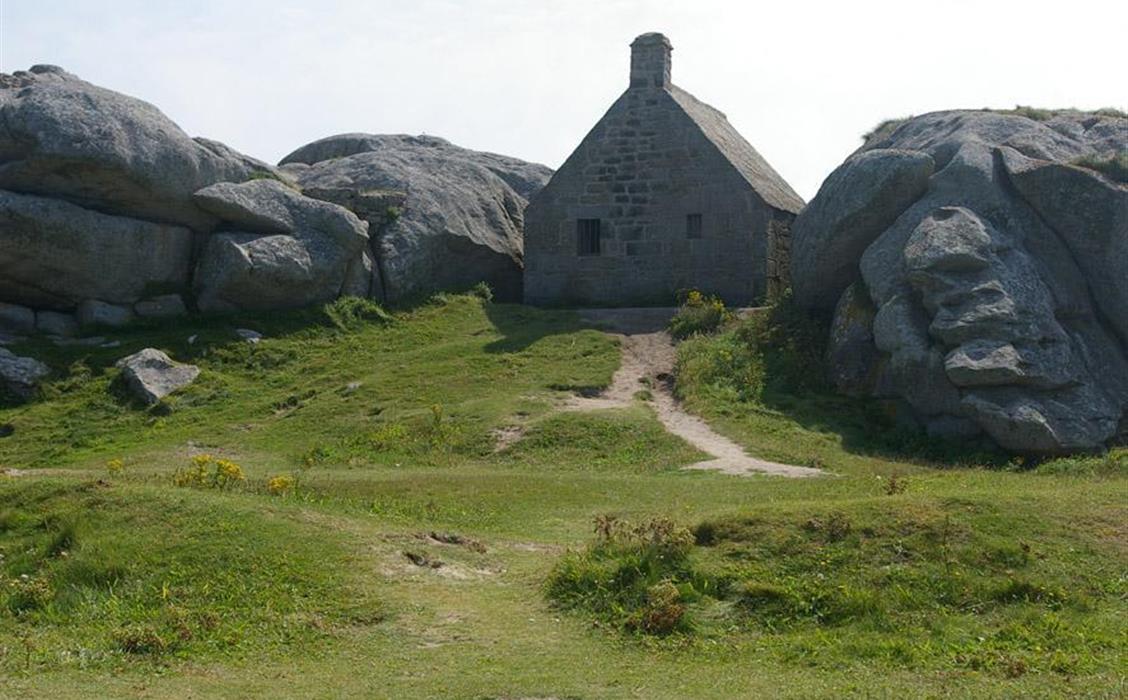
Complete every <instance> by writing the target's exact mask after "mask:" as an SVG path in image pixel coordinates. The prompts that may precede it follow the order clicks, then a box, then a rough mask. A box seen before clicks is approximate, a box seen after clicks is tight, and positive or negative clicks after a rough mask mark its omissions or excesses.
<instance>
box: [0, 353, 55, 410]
mask: <svg viewBox="0 0 1128 700" xmlns="http://www.w3.org/2000/svg"><path fill="white" fill-rule="evenodd" d="M50 372H51V370H50V369H49V368H48V367H47V365H45V364H43V363H42V362H40V361H39V360H36V359H34V358H31V357H19V356H17V355H15V354H13V353H12V352H11V351H10V350H7V349H5V348H0V382H3V384H4V386H5V387H6V388H7V389H8V391H10V392H12V393H13V394H15V395H16V396H18V397H19V398H21V399H25V400H26V399H29V398H31V397H32V396H33V395H34V394H35V390H36V388H37V387H38V386H39V382H40V381H41V380H42V379H43V378H44V377H46V376H47V375H48V374H50Z"/></svg>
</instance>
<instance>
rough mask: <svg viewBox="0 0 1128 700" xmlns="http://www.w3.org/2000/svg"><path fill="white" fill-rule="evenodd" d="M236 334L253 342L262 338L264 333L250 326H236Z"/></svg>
mask: <svg viewBox="0 0 1128 700" xmlns="http://www.w3.org/2000/svg"><path fill="white" fill-rule="evenodd" d="M235 335H237V336H239V337H240V338H242V339H243V340H245V341H247V342H248V343H252V344H253V343H257V342H259V341H260V340H262V333H259V332H258V331H252V330H251V329H250V328H236V329H235Z"/></svg>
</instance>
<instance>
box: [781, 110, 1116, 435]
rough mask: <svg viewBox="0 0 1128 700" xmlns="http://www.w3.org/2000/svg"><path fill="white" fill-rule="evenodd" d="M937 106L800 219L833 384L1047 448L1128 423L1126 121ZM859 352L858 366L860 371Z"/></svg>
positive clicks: (966, 429) (806, 299) (799, 260)
mask: <svg viewBox="0 0 1128 700" xmlns="http://www.w3.org/2000/svg"><path fill="white" fill-rule="evenodd" d="M1033 116H1035V117H1037V118H1031V117H1030V116H1028V115H1023V114H1019V113H997V112H970V111H958V112H939V113H935V114H928V115H924V116H922V117H917V118H914V119H910V120H907V121H905V122H902V123H899V124H894V125H891V126H889V127H887V128H885V129H882V130H881V133H879V134H877V135H876V136H874V137H871V138H870V139H869V140H868V141H867V143H866V144H865V145H864V146H863V147H862V149H861V150H860V151H859V152H858V153H856V154H854V155H853V156H852V157H851V158H850V159H849V160H848V161H847V162H846V163H845V164H844V165H843V166H842V167H840V168H839V169H838V170H836V171H835V172H834V173H833V174H832V175H831V176H830V177H829V178H827V181H826V182H825V183H824V184H823V187H822V188H821V189H820V191H819V194H818V195H817V196H816V197H815V199H814V200H812V202H811V203H810V205H808V207H807V208H806V209H805V210H804V211H803V212H802V213H801V214H800V216H799V217H798V219H797V220H796V222H795V226H794V228H793V236H794V240H793V250H795V251H796V252H795V256H794V258H793V261H792V280H793V284H794V287H795V299H796V301H797V303H799V304H800V305H802V306H804V307H805V308H807V309H808V310H810V311H811V312H812V313H817V314H829V313H833V314H834V319H833V322H832V327H833V328H834V329H835V330H834V333H833V334H832V338H831V351H830V353H829V355H828V358H829V362H830V364H831V375H832V377H833V378H834V379H835V380H836V381H837V383H838V384H839V386H840V389H841V390H843V391H846V392H849V393H852V394H859V393H862V394H869V395H872V396H878V397H881V398H892V399H895V400H900V401H903V402H905V403H906V404H908V406H909V407H911V411H912V413H913V414H915V416H916V417H917V418H918V419H919V421H920V423H921V424H922V425H923V426H924V427H926V428H927V429H928V431H929V432H930V433H932V434H934V435H943V436H949V437H961V438H963V437H971V436H975V435H978V434H986V435H987V436H989V437H990V438H992V439H993V440H994V441H995V442H996V443H997V444H999V445H1001V446H1002V447H1004V448H1006V449H1009V450H1012V451H1015V452H1019V453H1025V454H1035V455H1046V454H1060V453H1068V452H1074V451H1083V450H1094V449H1100V448H1101V447H1103V446H1105V445H1108V444H1112V443H1113V442H1116V441H1118V440H1121V439H1123V437H1124V434H1125V428H1126V427H1128V288H1126V284H1125V279H1128V277H1126V276H1125V274H1124V269H1123V265H1124V261H1125V260H1128V185H1126V184H1125V183H1124V182H1123V181H1118V179H1117V178H1118V177H1122V173H1119V171H1118V170H1117V169H1116V168H1115V167H1108V168H1106V167H1102V164H1112V165H1115V164H1116V163H1118V162H1123V160H1124V159H1126V158H1128V119H1126V118H1124V116H1123V115H1118V114H1113V113H1103V114H1091V113H1081V112H1075V111H1064V112H1054V113H1039V114H1034V115H1033ZM859 363H860V364H861V365H864V366H859Z"/></svg>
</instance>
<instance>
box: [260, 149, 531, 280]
mask: <svg viewBox="0 0 1128 700" xmlns="http://www.w3.org/2000/svg"><path fill="white" fill-rule="evenodd" d="M282 170H283V171H285V172H286V173H287V174H288V175H289V176H291V177H293V178H295V179H296V181H297V182H298V184H299V185H300V186H301V188H302V191H303V192H304V193H305V194H307V195H309V196H311V197H317V198H320V199H325V200H327V201H330V202H334V203H337V204H340V205H342V206H344V207H347V208H349V209H351V210H352V211H354V212H356V214H357V215H358V216H360V217H361V218H363V219H365V220H366V221H368V222H369V233H370V236H371V238H372V243H371V246H370V253H371V259H372V262H373V277H372V282H371V289H372V295H373V296H374V297H376V298H378V299H381V300H384V301H398V300H403V299H407V298H411V297H414V296H420V295H425V294H428V293H431V292H435V291H441V290H451V289H460V288H463V289H464V288H467V287H469V286H471V285H473V284H475V283H476V282H483V281H484V282H487V283H488V284H490V285H491V286H492V287H493V289H494V291H495V293H496V295H497V298H498V299H500V300H509V301H517V300H519V299H520V297H521V267H522V255H523V244H522V233H523V228H524V210H525V206H526V204H527V199H528V197H529V196H531V195H532V194H533V193H535V192H536V191H537V190H539V189H540V187H543V186H544V184H545V183H546V182H547V181H548V179H549V177H551V175H552V171H551V170H549V169H548V168H545V167H544V166H540V165H535V164H531V163H525V162H523V161H519V160H517V159H514V158H507V157H505V156H498V155H495V154H491V153H479V152H476V151H471V150H467V149H464V148H459V147H458V146H455V145H453V144H451V143H449V142H447V141H444V140H443V139H439V138H435V137H430V136H395V135H366V134H348V135H344V136H335V137H332V138H329V139H323V140H321V141H317V142H314V143H312V144H309V145H308V146H304V147H302V148H300V149H298V150H297V151H295V152H294V153H292V154H290V155H289V156H287V157H286V158H284V159H283V160H282ZM357 274H358V275H359V274H360V273H359V271H358V273H357Z"/></svg>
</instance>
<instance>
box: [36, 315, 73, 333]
mask: <svg viewBox="0 0 1128 700" xmlns="http://www.w3.org/2000/svg"><path fill="white" fill-rule="evenodd" d="M35 328H36V330H38V331H39V332H40V333H42V334H44V335H57V336H59V337H62V338H73V337H74V336H76V335H78V321H76V320H75V318H74V316H71V315H70V314H62V313H59V312H57V311H40V312H39V313H37V314H36V315H35Z"/></svg>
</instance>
